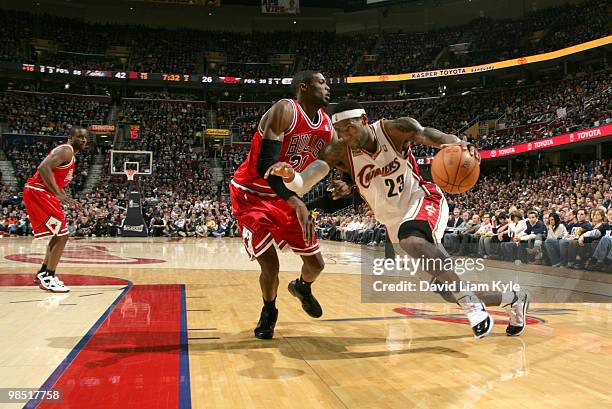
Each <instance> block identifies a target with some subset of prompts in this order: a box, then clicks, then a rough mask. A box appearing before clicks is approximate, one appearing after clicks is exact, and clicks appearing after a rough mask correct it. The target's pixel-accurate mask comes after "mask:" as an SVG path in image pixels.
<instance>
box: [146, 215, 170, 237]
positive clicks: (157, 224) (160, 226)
mask: <svg viewBox="0 0 612 409" xmlns="http://www.w3.org/2000/svg"><path fill="white" fill-rule="evenodd" d="M165 229H166V224H165V223H164V220H163V219H162V218H161V216H160V215H159V214H156V215H155V216H154V217H153V219H151V223H150V224H149V230H150V231H151V235H152V236H153V237H161V236H162V235H163V234H164V230H165Z"/></svg>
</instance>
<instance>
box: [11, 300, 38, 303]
mask: <svg viewBox="0 0 612 409" xmlns="http://www.w3.org/2000/svg"><path fill="white" fill-rule="evenodd" d="M35 301H44V300H24V301H9V302H8V303H9V304H19V303H23V302H35Z"/></svg>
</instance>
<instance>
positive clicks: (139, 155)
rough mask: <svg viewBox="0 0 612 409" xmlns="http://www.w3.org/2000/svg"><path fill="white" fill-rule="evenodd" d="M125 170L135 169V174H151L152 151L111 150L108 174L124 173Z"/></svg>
mask: <svg viewBox="0 0 612 409" xmlns="http://www.w3.org/2000/svg"><path fill="white" fill-rule="evenodd" d="M126 170H136V174H137V175H151V174H152V173H153V152H151V151H118V150H111V161H110V174H111V175H125V171H126Z"/></svg>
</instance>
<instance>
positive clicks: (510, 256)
mask: <svg viewBox="0 0 612 409" xmlns="http://www.w3.org/2000/svg"><path fill="white" fill-rule="evenodd" d="M525 230H527V223H526V222H525V220H524V219H523V213H522V212H521V211H520V210H515V211H513V212H511V213H510V223H508V231H507V235H508V238H509V239H510V240H509V241H507V242H505V243H502V246H501V248H502V254H503V259H504V260H506V261H514V262H515V263H518V264H520V260H519V259H518V258H517V257H518V256H517V249H518V246H519V243H520V242H521V238H522V237H523V236H524V235H525Z"/></svg>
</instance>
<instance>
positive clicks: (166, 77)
mask: <svg viewBox="0 0 612 409" xmlns="http://www.w3.org/2000/svg"><path fill="white" fill-rule="evenodd" d="M21 70H22V71H28V72H32V73H42V74H56V75H71V76H80V77H96V78H109V79H118V80H130V81H167V82H192V83H201V84H247V85H290V84H291V78H287V77H285V78H282V77H265V78H242V77H230V76H225V77H221V76H216V75H199V74H198V75H195V74H175V73H150V72H136V71H102V70H80V69H68V68H62V67H58V66H53V65H38V64H21ZM327 82H328V83H329V84H341V83H345V82H346V79H345V78H327Z"/></svg>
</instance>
